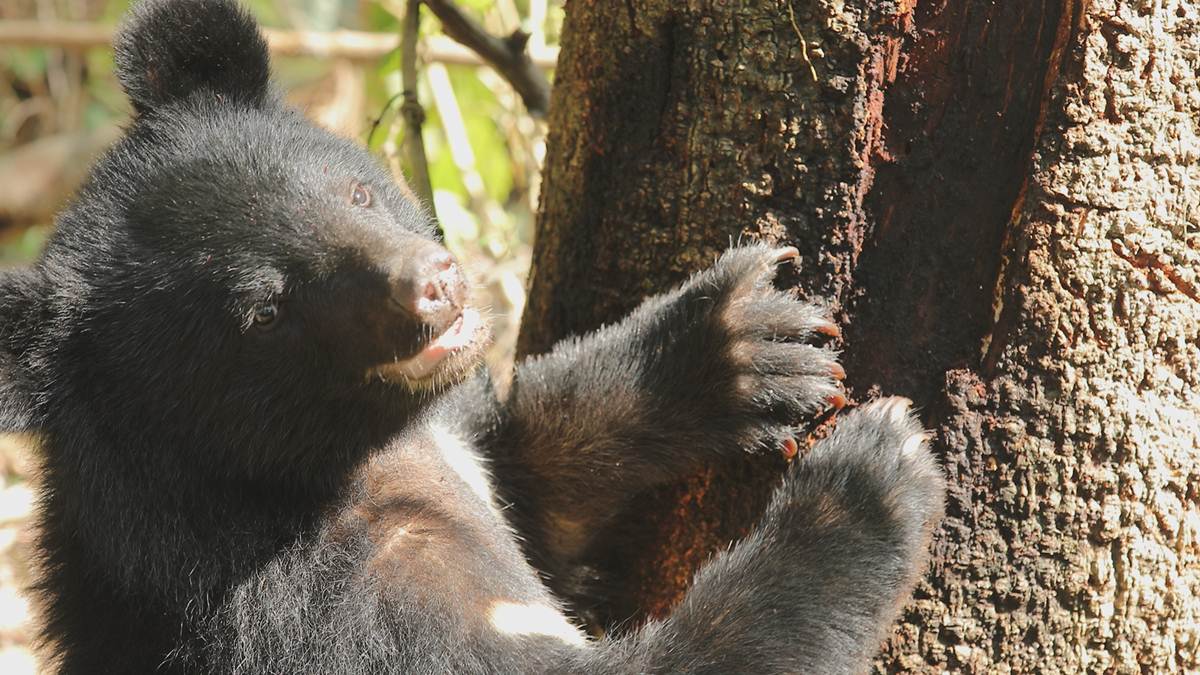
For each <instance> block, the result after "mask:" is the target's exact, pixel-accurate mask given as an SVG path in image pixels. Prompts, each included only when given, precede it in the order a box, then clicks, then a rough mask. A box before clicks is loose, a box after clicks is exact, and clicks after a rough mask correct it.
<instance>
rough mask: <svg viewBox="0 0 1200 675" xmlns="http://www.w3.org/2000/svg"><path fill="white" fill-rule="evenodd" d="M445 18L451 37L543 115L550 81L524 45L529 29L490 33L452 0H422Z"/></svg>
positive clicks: (532, 110)
mask: <svg viewBox="0 0 1200 675" xmlns="http://www.w3.org/2000/svg"><path fill="white" fill-rule="evenodd" d="M422 1H423V2H424V3H425V6H426V7H428V8H429V10H430V11H432V12H433V13H434V14H435V15H436V16H437V18H438V19H440V20H441V22H442V30H444V31H445V32H446V35H449V36H450V37H451V38H453V39H455V40H457V41H458V42H460V43H462V44H464V45H466V46H467V47H469V48H470V49H471V50H472V51H474V52H475V53H476V54H479V57H480V58H482V59H483V60H484V61H485V62H487V63H488V64H489V65H491V66H492V67H493V68H495V69H496V72H498V73H500V75H501V76H502V77H503V78H504V79H506V80H508V82H509V84H511V85H512V86H513V89H516V90H517V93H518V94H520V95H521V100H522V101H524V102H525V109H526V110H528V111H529V114H531V115H533V116H535V117H543V116H545V114H546V111H547V110H548V109H549V108H550V83H549V82H548V81H547V80H546V76H545V74H544V73H542V71H541V70H539V69H538V67H537V66H536V65H535V64H534V63H533V60H532V59H531V58H530V56H529V54H528V53H526V51H525V46H526V44H527V43H528V42H529V33H526V32H525V31H522V30H518V31H516V32H514V33H513V34H512V35H510V36H508V37H506V38H498V37H496V36H494V35H492V34H491V33H488V32H487V31H486V30H484V29H483V27H482V26H480V25H479V24H478V23H476V22H475V20H473V19H472V18H471V17H469V16H467V15H466V14H464V13H463V11H462V10H461V9H459V8H458V6H457V5H455V4H454V3H453V2H450V1H449V0H422Z"/></svg>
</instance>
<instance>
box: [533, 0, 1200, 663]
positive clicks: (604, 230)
mask: <svg viewBox="0 0 1200 675" xmlns="http://www.w3.org/2000/svg"><path fill="white" fill-rule="evenodd" d="M747 4H749V5H753V6H750V7H746V6H742V5H747ZM801 37H802V38H803V39H804V40H805V41H806V44H805V45H804V47H805V49H801ZM810 63H811V66H812V67H811V69H810V67H809V64H810ZM814 71H815V74H816V78H815V79H814V78H813V72H814ZM1198 73H1200V7H1197V6H1196V5H1195V4H1194V3H1191V2H1187V1H1186V0H1134V1H1132V2H1116V0H1091V1H1090V2H1086V3H1084V2H1081V1H1080V0H1028V1H1026V2H1020V3H991V2H979V1H968V0H942V1H939V2H922V3H917V2H916V1H915V0H900V1H898V2H884V1H880V0H874V1H872V0H791V2H788V1H787V0H781V1H779V2H762V3H736V2H718V1H716V0H713V1H712V2H696V1H692V2H686V3H685V2H670V1H653V0H628V1H627V2H624V3H616V4H614V3H598V2H590V3H589V2H583V1H582V0H572V2H570V3H569V4H568V8H567V22H566V26H565V27H564V45H563V55H562V62H561V64H560V67H559V70H558V72H557V74H556V78H555V89H554V92H553V96H552V104H551V115H550V122H551V137H550V144H549V152H548V157H547V168H546V180H545V189H544V193H543V194H544V197H543V203H542V207H541V213H540V214H539V229H538V241H537V243H536V246H535V258H534V267H533V276H532V287H531V297H530V302H529V305H528V307H529V310H528V311H527V313H526V316H525V317H524V323H523V327H522V337H521V343H520V349H521V351H522V353H536V352H538V351H541V350H544V349H545V348H546V347H547V346H548V345H549V344H551V343H552V342H553V341H554V340H555V339H558V338H560V337H562V336H564V335H567V334H571V333H578V332H582V331H585V330H588V329H590V328H593V327H595V326H597V325H599V324H600V323H603V322H605V321H609V320H612V319H614V318H616V317H618V316H619V315H620V314H621V313H623V312H624V311H626V310H627V309H628V308H630V307H632V306H633V305H635V304H636V302H637V301H638V299H639V298H640V297H641V296H643V295H645V294H647V293H651V292H654V291H655V290H657V289H661V288H664V287H665V286H667V285H669V284H671V283H673V282H675V281H677V280H679V279H681V278H682V277H683V276H684V275H686V274H687V273H688V272H689V271H691V270H693V269H696V268H698V267H700V266H702V265H703V264H705V263H706V262H707V261H709V260H711V258H712V256H713V255H714V254H715V253H716V252H717V251H718V250H720V249H721V248H723V247H725V246H726V245H727V243H728V242H729V240H730V238H731V237H732V238H736V237H738V236H745V235H753V236H758V237H762V238H766V239H768V240H771V241H787V242H791V243H795V244H796V245H798V246H799V247H800V248H801V250H802V251H803V255H804V261H803V262H804V266H803V268H802V270H801V271H800V272H799V273H797V274H795V275H793V276H790V277H789V278H788V279H786V280H785V281H786V282H787V283H789V284H792V285H795V286H797V287H798V288H800V289H801V290H802V291H803V292H807V293H815V294H819V295H821V296H824V297H828V298H830V299H831V303H832V305H833V307H834V309H835V311H836V312H837V316H838V319H839V320H840V321H841V322H842V323H843V327H844V330H845V335H846V338H845V344H844V345H843V346H844V352H843V359H844V362H845V364H846V368H847V371H848V373H849V379H848V382H849V383H850V385H851V393H852V394H853V395H854V397H855V398H858V399H859V400H861V399H863V398H865V397H867V396H869V395H871V394H872V393H873V392H874V391H882V392H886V393H889V394H890V393H898V394H904V395H907V396H910V397H912V398H914V399H915V400H916V401H917V402H918V404H919V405H921V406H923V408H924V410H925V421H926V424H927V425H928V426H930V427H931V428H933V429H936V430H937V432H938V449H939V452H940V453H941V454H942V456H943V457H944V461H945V464H946V468H947V473H948V476H949V478H950V481H951V484H952V491H951V496H950V503H949V505H948V507H949V508H948V514H949V516H948V519H947V522H946V524H945V526H944V527H943V528H942V530H941V531H940V532H939V533H938V536H937V538H936V540H935V542H934V554H935V562H934V564H933V565H932V568H931V571H930V574H929V576H928V578H927V579H926V580H925V581H924V582H923V583H922V584H921V586H920V587H919V588H918V591H917V594H916V597H915V598H914V599H913V601H912V602H911V603H910V604H909V605H908V607H907V608H906V609H905V611H904V613H903V615H902V618H901V621H900V622H899V623H898V625H897V626H896V627H895V630H894V632H893V635H892V638H891V639H890V640H889V641H888V642H887V643H886V644H885V645H884V646H883V652H882V654H881V656H880V658H879V659H878V661H877V662H876V668H877V670H879V671H882V672H897V671H906V670H917V671H922V670H926V669H935V668H937V669H951V670H957V671H961V672H969V673H983V672H1006V671H1011V672H1183V671H1188V670H1196V669H1200V475H1197V474H1200V393H1198V392H1200V278H1198V275H1197V270H1200V161H1198V160H1200V139H1198V134H1200V122H1198V120H1200V82H1198V81H1197V80H1198V79H1200V76H1198ZM778 470H779V467H778V464H777V463H776V462H774V461H772V460H769V459H766V458H747V459H746V460H745V461H742V462H737V463H732V464H730V465H727V466H717V467H711V468H709V469H707V470H706V471H704V472H702V473H701V474H700V475H698V476H697V477H696V478H694V479H693V480H691V481H690V482H689V483H688V484H686V485H682V486H674V487H672V488H670V489H666V490H663V491H661V492H660V493H658V494H655V495H649V496H648V497H647V498H646V501H645V503H644V504H640V505H638V509H637V517H636V518H630V519H629V520H630V521H631V524H630V525H628V526H626V527H622V528H616V529H614V531H613V532H610V533H607V534H606V541H605V545H604V546H603V547H602V548H601V550H598V551H597V552H596V553H595V561H594V563H595V565H596V566H597V567H598V568H600V569H604V570H607V571H609V572H610V573H613V574H614V575H615V576H616V578H620V579H628V580H629V581H628V583H626V584H623V585H620V586H617V587H614V588H610V589H607V592H606V595H605V602H604V603H602V604H601V605H600V606H599V607H597V608H596V610H595V611H594V612H593V613H592V614H591V616H592V617H593V618H594V620H596V621H600V622H608V621H612V620H619V619H625V618H628V617H630V616H633V617H640V616H643V615H644V614H645V613H649V614H656V613H661V612H662V611H664V610H665V609H666V608H667V607H669V605H670V603H671V602H672V600H673V599H674V598H675V597H677V595H678V593H679V591H680V590H681V589H682V588H683V587H685V585H686V582H687V579H688V578H689V575H690V571H691V569H692V568H693V567H694V566H695V565H696V564H698V563H699V562H701V561H702V560H703V559H704V558H705V557H706V556H707V555H708V553H709V552H710V551H712V550H714V549H716V548H718V547H722V546H725V545H727V544H728V542H729V540H731V539H733V538H735V537H736V536H737V535H738V534H739V533H740V532H742V531H744V528H745V527H746V526H747V524H748V523H750V522H752V521H753V518H754V515H755V513H756V509H758V508H759V507H760V505H761V503H762V496H763V495H764V494H765V492H766V491H767V490H768V489H769V487H770V485H771V483H772V481H773V480H774V476H775V474H776V473H777V471H778ZM646 513H655V514H663V515H660V516H657V517H649V518H647V517H646V516H645V515H644V514H646ZM797 573H803V571H802V570H798V571H797Z"/></svg>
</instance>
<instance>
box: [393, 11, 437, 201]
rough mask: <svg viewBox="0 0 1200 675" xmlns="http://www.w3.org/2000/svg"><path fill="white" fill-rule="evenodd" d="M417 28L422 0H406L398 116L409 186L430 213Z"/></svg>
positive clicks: (419, 21)
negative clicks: (402, 131)
mask: <svg viewBox="0 0 1200 675" xmlns="http://www.w3.org/2000/svg"><path fill="white" fill-rule="evenodd" d="M420 27H421V0H408V8H407V11H406V12H405V15H404V32H403V33H402V34H401V36H400V77H401V79H402V80H403V82H404V84H403V86H404V90H403V94H404V103H403V104H402V105H401V106H400V113H401V115H402V116H403V117H404V156H405V159H406V160H407V161H408V170H409V171H410V172H412V175H411V176H409V184H410V185H411V187H412V189H413V192H415V193H416V194H417V196H418V197H420V198H421V200H422V201H424V202H425V204H426V205H428V207H429V210H430V211H431V212H433V211H434V208H433V186H432V185H431V184H430V182H429V162H428V161H427V160H426V159H425V141H424V140H423V138H422V137H421V125H422V124H424V123H425V109H424V108H422V107H421V103H420V101H418V100H417V37H418V33H419V31H420ZM434 217H435V218H436V214H435V216H434Z"/></svg>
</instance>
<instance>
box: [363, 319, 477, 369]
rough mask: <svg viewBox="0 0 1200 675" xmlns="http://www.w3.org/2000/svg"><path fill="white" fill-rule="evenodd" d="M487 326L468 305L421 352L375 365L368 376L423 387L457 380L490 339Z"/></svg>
mask: <svg viewBox="0 0 1200 675" xmlns="http://www.w3.org/2000/svg"><path fill="white" fill-rule="evenodd" d="M486 325H487V322H486V321H485V320H484V318H483V315H482V314H480V313H479V311H478V310H476V309H474V308H471V307H465V308H463V310H462V313H461V314H459V315H458V318H457V319H455V320H454V321H452V322H451V323H450V325H449V326H448V327H447V328H446V330H444V331H442V333H441V334H440V335H438V336H437V337H435V338H433V340H431V341H430V342H429V343H428V344H426V345H425V347H424V348H422V349H421V351H419V352H417V353H416V354H415V355H413V356H410V357H408V358H406V359H398V360H396V361H392V362H390V363H384V364H381V365H378V366H375V367H374V368H372V369H371V370H370V371H369V372H368V373H367V377H368V379H379V380H382V381H384V382H391V381H396V380H400V381H403V382H406V383H408V384H409V385H417V386H420V387H426V386H433V385H437V384H440V383H449V382H451V381H453V380H456V379H458V377H461V376H462V375H463V374H465V373H466V372H467V370H469V369H470V366H472V365H474V362H475V355H476V354H477V353H478V352H479V351H480V350H481V349H482V348H483V343H484V342H485V341H486V339H487V330H486Z"/></svg>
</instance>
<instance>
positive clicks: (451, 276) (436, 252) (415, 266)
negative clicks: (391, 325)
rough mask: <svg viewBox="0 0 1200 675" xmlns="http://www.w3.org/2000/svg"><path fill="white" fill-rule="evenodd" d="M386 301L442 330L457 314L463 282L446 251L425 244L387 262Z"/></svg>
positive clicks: (463, 299)
mask: <svg viewBox="0 0 1200 675" xmlns="http://www.w3.org/2000/svg"><path fill="white" fill-rule="evenodd" d="M388 284H389V286H390V291H391V297H390V302H391V304H392V306H393V307H394V308H395V309H399V310H401V311H403V312H407V313H408V314H411V315H412V316H414V317H416V318H417V319H418V320H419V321H420V322H421V323H424V324H427V325H428V326H430V327H431V328H432V329H433V332H434V335H437V334H439V333H441V332H442V331H444V330H446V329H447V328H448V327H449V326H450V324H451V323H453V322H454V320H455V319H457V318H458V317H459V316H460V315H461V314H462V310H463V307H464V305H465V304H466V297H467V281H466V278H465V277H464V276H463V274H462V271H461V270H460V269H459V266H458V262H457V261H455V260H454V256H452V255H450V252H449V251H447V250H446V249H444V248H442V247H441V246H438V245H436V244H432V243H430V244H426V245H423V246H420V247H419V248H418V249H417V250H410V251H408V252H407V253H403V254H401V255H399V256H397V257H396V258H395V259H394V260H393V263H392V264H391V265H389V274H388Z"/></svg>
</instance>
